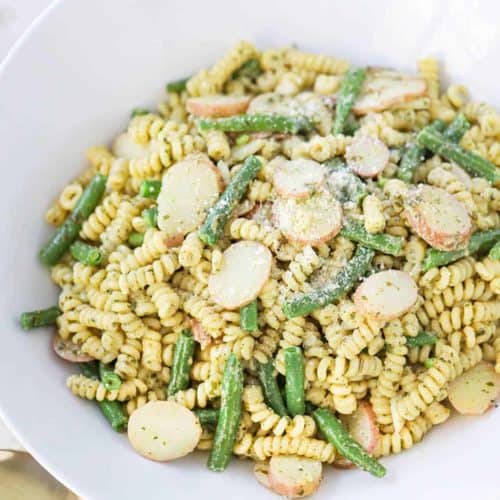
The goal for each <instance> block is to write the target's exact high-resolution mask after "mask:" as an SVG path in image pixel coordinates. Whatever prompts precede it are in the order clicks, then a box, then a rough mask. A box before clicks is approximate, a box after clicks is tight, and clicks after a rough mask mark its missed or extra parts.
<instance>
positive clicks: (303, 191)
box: [273, 158, 326, 199]
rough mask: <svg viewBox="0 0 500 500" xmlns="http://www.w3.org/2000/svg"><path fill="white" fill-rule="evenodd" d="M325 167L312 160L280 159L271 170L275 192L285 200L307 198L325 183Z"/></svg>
mask: <svg viewBox="0 0 500 500" xmlns="http://www.w3.org/2000/svg"><path fill="white" fill-rule="evenodd" d="M325 174H326V172H325V167H323V165H321V164H319V163H318V162H316V161H313V160H307V159H305V158H301V159H298V160H286V159H284V158H283V159H282V160H281V161H280V162H279V163H276V165H275V167H274V170H273V184H274V187H275V188H276V191H277V192H278V193H279V194H280V195H281V196H283V197H285V198H297V199H302V198H307V197H308V196H309V195H310V194H311V193H312V192H314V191H316V190H317V189H318V188H319V187H320V186H322V185H323V183H324V182H325Z"/></svg>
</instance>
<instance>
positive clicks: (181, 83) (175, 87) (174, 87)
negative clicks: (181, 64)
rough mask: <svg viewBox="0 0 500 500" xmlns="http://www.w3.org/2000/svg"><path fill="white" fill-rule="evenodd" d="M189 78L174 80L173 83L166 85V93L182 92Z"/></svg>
mask: <svg viewBox="0 0 500 500" xmlns="http://www.w3.org/2000/svg"><path fill="white" fill-rule="evenodd" d="M188 80H189V78H181V79H180V80H174V81H173V82H169V83H167V85H166V90H167V92H177V93H180V92H183V91H184V90H186V84H187V82H188Z"/></svg>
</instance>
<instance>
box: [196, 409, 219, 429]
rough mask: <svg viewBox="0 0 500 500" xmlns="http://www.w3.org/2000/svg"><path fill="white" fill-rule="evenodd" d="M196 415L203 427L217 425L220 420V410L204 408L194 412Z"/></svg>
mask: <svg viewBox="0 0 500 500" xmlns="http://www.w3.org/2000/svg"><path fill="white" fill-rule="evenodd" d="M194 414H195V415H196V416H197V417H198V420H199V421H200V424H201V425H202V426H204V427H205V426H207V425H217V422H218V420H219V410H218V409H216V408H203V409H200V410H194Z"/></svg>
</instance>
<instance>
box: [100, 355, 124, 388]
mask: <svg viewBox="0 0 500 500" xmlns="http://www.w3.org/2000/svg"><path fill="white" fill-rule="evenodd" d="M99 378H100V379H101V382H102V385H104V388H105V389H106V390H107V391H116V390H118V389H119V388H120V387H121V385H122V379H121V378H120V377H119V375H118V374H117V373H115V371H114V370H113V368H111V367H110V366H109V365H106V364H105V363H103V362H102V361H101V362H99Z"/></svg>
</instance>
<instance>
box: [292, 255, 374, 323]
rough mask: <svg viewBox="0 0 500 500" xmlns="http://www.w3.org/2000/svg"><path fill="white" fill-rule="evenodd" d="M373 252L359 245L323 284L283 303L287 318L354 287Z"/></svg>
mask: <svg viewBox="0 0 500 500" xmlns="http://www.w3.org/2000/svg"><path fill="white" fill-rule="evenodd" d="M374 255H375V252H374V251H373V250H372V249H371V248H367V247H364V246H361V245H359V246H358V248H357V249H356V252H355V254H354V257H353V258H352V259H351V260H350V261H349V262H348V263H347V264H346V265H345V266H344V267H343V268H342V269H341V270H340V271H339V273H338V274H336V275H335V276H334V277H333V279H332V280H331V281H330V282H329V283H327V284H326V285H325V286H323V287H320V288H316V289H314V290H312V291H311V292H307V293H304V294H300V295H296V296H295V297H293V298H292V299H291V300H289V301H288V302H285V304H284V305H283V312H284V313H285V316H286V317H287V318H295V317H297V316H305V315H306V314H309V313H310V312H312V311H314V310H315V309H319V308H320V307H324V306H326V305H327V304H331V303H332V302H334V301H335V300H337V299H339V298H340V297H342V296H344V295H345V294H346V293H348V292H349V291H350V290H352V289H353V288H354V286H355V285H356V283H357V282H358V281H359V279H360V278H361V277H362V276H363V275H364V274H365V273H366V272H367V271H368V268H369V267H370V263H371V261H372V259H373V256H374Z"/></svg>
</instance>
